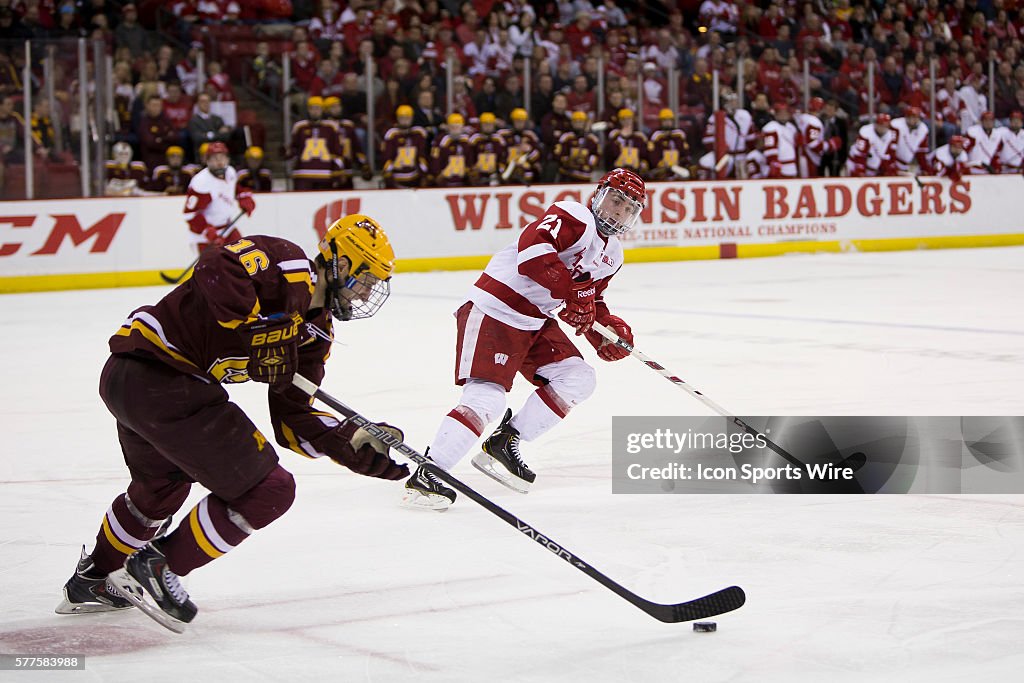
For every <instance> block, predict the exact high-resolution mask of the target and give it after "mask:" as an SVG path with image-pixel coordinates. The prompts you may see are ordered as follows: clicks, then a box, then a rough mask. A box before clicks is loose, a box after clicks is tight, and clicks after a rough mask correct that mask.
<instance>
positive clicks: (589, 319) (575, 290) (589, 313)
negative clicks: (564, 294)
mask: <svg viewBox="0 0 1024 683" xmlns="http://www.w3.org/2000/svg"><path fill="white" fill-rule="evenodd" d="M596 298H597V286H596V285H595V284H594V281H593V280H592V279H591V278H590V276H589V275H586V274H584V275H581V276H579V277H578V278H577V279H576V280H574V281H573V283H572V289H571V290H570V291H569V296H568V298H567V299H566V300H565V308H564V309H563V310H562V312H561V313H559V314H558V317H559V318H561V319H562V320H564V321H565V322H566V323H568V324H569V325H572V326H573V327H574V328H575V329H576V334H577V336H578V335H581V334H583V333H584V332H586V331H587V330H588V329H590V326H591V325H592V324H593V323H594V317H595V316H596V315H597V308H596V307H595V305H594V300H595V299H596Z"/></svg>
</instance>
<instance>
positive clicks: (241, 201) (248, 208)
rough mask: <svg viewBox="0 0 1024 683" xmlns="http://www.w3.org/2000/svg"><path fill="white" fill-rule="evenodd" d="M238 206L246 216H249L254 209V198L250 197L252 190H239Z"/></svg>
mask: <svg viewBox="0 0 1024 683" xmlns="http://www.w3.org/2000/svg"><path fill="white" fill-rule="evenodd" d="M238 206H239V208H240V209H242V211H245V215H246V216H251V215H252V212H253V211H255V210H256V200H255V199H253V198H252V192H240V193H239V194H238Z"/></svg>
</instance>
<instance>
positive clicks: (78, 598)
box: [54, 545, 132, 614]
mask: <svg viewBox="0 0 1024 683" xmlns="http://www.w3.org/2000/svg"><path fill="white" fill-rule="evenodd" d="M130 607H132V603H131V602H129V601H128V600H126V599H124V598H123V597H121V596H120V595H119V594H118V593H117V592H116V591H115V590H113V589H112V588H111V587H110V586H109V585H108V584H107V575H106V574H103V573H102V572H99V571H97V570H96V568H95V567H94V566H93V563H92V557H91V556H90V555H89V554H88V553H87V552H85V546H84V545H83V546H82V557H81V559H79V560H78V566H77V567H76V568H75V573H74V574H72V576H71V578H70V579H68V582H67V583H65V584H64V599H63V600H62V601H61V603H60V604H59V605H57V608H56V609H55V610H54V611H55V612H56V613H57V614H92V613H95V612H116V611H118V610H123V609H128V608H130Z"/></svg>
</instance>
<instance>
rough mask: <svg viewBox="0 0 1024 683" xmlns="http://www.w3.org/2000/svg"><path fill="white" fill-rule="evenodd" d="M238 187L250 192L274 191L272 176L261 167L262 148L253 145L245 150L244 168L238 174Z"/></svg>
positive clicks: (267, 169) (266, 169)
mask: <svg viewBox="0 0 1024 683" xmlns="http://www.w3.org/2000/svg"><path fill="white" fill-rule="evenodd" d="M238 186H239V187H242V188H245V189H246V190H249V191H250V192H270V191H271V190H273V189H274V176H273V174H272V173H271V172H270V169H269V168H267V167H266V166H264V165H263V148H262V147H257V146H256V145H253V146H252V147H250V148H249V149H247V150H245V168H243V169H242V170H240V171H239V172H238Z"/></svg>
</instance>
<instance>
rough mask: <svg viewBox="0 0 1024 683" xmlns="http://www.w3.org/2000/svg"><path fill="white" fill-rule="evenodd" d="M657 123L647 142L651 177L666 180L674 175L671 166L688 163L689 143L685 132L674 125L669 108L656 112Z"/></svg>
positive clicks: (686, 165) (673, 116) (686, 164)
mask: <svg viewBox="0 0 1024 683" xmlns="http://www.w3.org/2000/svg"><path fill="white" fill-rule="evenodd" d="M658 124H659V126H660V128H659V129H658V130H656V131H654V132H653V133H651V141H650V143H648V150H649V163H650V166H651V178H653V179H654V180H668V179H670V178H673V177H674V175H673V171H672V168H673V167H680V168H687V167H688V166H689V165H690V145H689V143H688V142H687V141H686V133H684V132H683V130H682V129H681V128H679V127H677V126H676V124H675V115H674V114H673V113H672V110H671V109H662V110H661V111H659V112H658ZM687 170H689V169H688V168H687ZM677 179H678V178H677Z"/></svg>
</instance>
